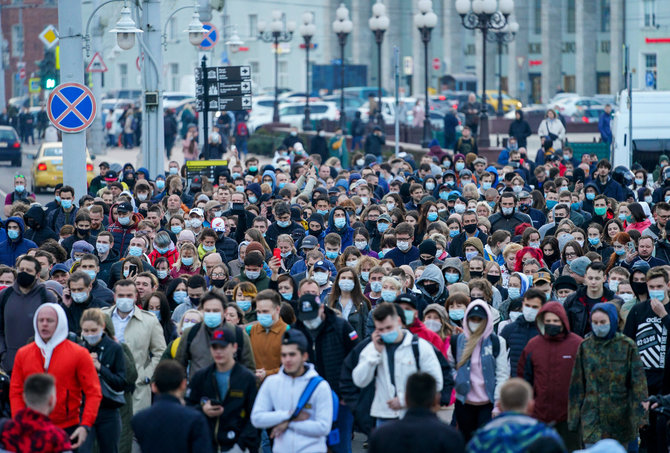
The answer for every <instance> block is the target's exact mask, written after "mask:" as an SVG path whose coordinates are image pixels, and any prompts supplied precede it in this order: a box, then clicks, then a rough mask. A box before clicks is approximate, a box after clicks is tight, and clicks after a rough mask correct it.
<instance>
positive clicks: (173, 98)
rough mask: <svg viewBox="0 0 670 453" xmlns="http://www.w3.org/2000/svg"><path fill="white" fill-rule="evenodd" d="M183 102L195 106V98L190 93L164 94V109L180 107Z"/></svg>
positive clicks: (174, 92) (167, 92) (171, 92)
mask: <svg viewBox="0 0 670 453" xmlns="http://www.w3.org/2000/svg"><path fill="white" fill-rule="evenodd" d="M183 101H190V102H193V103H194V104H195V101H196V99H195V96H194V95H193V94H190V93H179V92H176V91H166V92H165V93H163V108H166V109H173V108H176V107H178V106H179V105H180V104H181V103H182V102H183Z"/></svg>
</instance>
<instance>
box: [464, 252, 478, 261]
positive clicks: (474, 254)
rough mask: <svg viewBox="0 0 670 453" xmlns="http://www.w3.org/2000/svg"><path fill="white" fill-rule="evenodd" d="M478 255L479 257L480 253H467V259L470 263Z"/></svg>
mask: <svg viewBox="0 0 670 453" xmlns="http://www.w3.org/2000/svg"><path fill="white" fill-rule="evenodd" d="M477 255H479V252H466V253H465V259H466V260H468V261H470V260H471V259H472V258H474V257H475V256H477Z"/></svg>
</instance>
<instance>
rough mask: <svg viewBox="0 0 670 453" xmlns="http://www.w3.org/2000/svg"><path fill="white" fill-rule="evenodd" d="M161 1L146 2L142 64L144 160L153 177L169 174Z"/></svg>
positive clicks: (143, 13) (151, 0)
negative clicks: (165, 127)
mask: <svg viewBox="0 0 670 453" xmlns="http://www.w3.org/2000/svg"><path fill="white" fill-rule="evenodd" d="M160 20H161V5H160V0H144V6H143V8H142V27H141V28H142V30H144V33H142V35H143V36H142V40H141V47H142V51H143V52H144V53H145V57H146V59H145V61H146V64H143V65H142V88H143V89H144V93H143V94H144V96H143V99H142V157H143V164H144V165H145V166H146V167H147V169H148V170H149V175H150V176H151V177H152V178H155V177H156V175H157V174H159V173H163V172H165V159H164V156H165V144H164V140H165V137H164V135H163V93H162V89H163V88H162V83H161V82H162V79H163V57H162V48H161V46H162V43H161V24H160Z"/></svg>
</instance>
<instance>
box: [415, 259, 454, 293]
mask: <svg viewBox="0 0 670 453" xmlns="http://www.w3.org/2000/svg"><path fill="white" fill-rule="evenodd" d="M456 259H457V260H458V258H456ZM458 261H459V262H460V260H458ZM427 281H431V282H435V283H437V286H438V287H439V288H440V289H439V291H438V292H437V294H435V295H434V296H431V295H430V294H428V293H427V292H426V290H425V289H424V287H423V285H422V283H425V282H427ZM416 286H417V288H419V289H420V290H421V293H422V294H423V295H425V296H426V297H429V298H430V299H434V298H436V297H438V296H440V295H441V294H442V293H444V275H442V271H441V270H440V268H439V267H437V266H436V265H434V264H429V265H428V266H426V268H425V269H424V271H423V274H421V277H419V278H418V280H417V281H416Z"/></svg>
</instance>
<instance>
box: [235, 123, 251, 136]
mask: <svg viewBox="0 0 670 453" xmlns="http://www.w3.org/2000/svg"><path fill="white" fill-rule="evenodd" d="M237 135H239V136H240V137H246V136H248V135H249V129H248V128H247V123H245V122H240V123H237Z"/></svg>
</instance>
